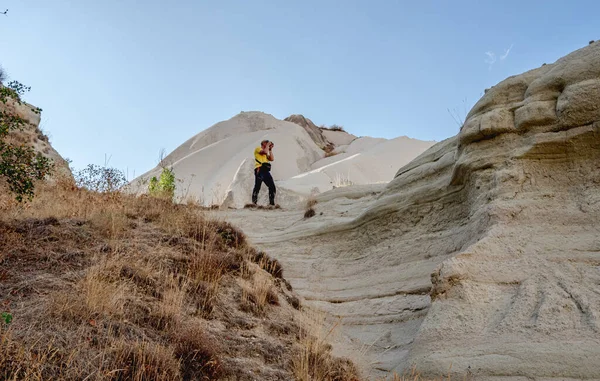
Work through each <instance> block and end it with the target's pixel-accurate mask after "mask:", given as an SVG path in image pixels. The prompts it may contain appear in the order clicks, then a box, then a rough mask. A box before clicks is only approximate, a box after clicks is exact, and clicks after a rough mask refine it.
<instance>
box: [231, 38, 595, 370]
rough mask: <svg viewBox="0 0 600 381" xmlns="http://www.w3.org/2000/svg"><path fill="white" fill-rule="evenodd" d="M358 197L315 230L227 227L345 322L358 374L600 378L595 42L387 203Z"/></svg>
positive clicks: (421, 162) (495, 99)
mask: <svg viewBox="0 0 600 381" xmlns="http://www.w3.org/2000/svg"><path fill="white" fill-rule="evenodd" d="M351 188H352V187H351ZM351 188H348V189H344V190H338V189H336V190H334V191H333V192H328V193H325V194H323V195H321V196H319V197H317V201H318V202H319V203H318V204H317V205H316V207H315V208H316V209H317V215H316V216H315V217H314V218H312V219H309V220H302V219H301V213H302V212H301V211H297V212H296V214H293V213H292V212H279V213H287V214H285V220H286V224H285V225H284V224H283V223H282V224H280V227H277V226H276V222H275V218H277V217H276V216H273V214H271V215H268V214H266V213H265V214H264V215H262V216H257V217H255V218H256V219H258V218H262V219H268V220H267V222H263V223H266V224H269V225H271V226H276V228H274V229H273V230H278V229H279V228H280V231H275V232H265V230H264V229H263V230H261V229H260V226H259V227H256V225H255V224H257V223H258V222H257V220H253V219H252V218H253V217H252V215H249V214H248V215H246V214H243V213H244V212H239V213H238V212H230V215H229V216H228V218H229V219H231V220H233V221H235V222H237V223H239V224H240V225H241V226H242V228H244V229H245V230H247V233H248V234H249V235H250V236H251V239H252V241H253V242H254V243H256V244H258V245H259V246H260V247H261V248H263V249H265V250H267V251H268V252H269V253H270V254H271V255H273V256H275V257H277V258H278V259H279V260H280V261H282V262H283V265H284V266H285V268H286V269H287V271H288V272H287V274H288V278H290V280H291V283H292V285H293V286H294V287H295V289H296V290H298V291H299V293H300V294H302V295H303V296H304V298H305V299H306V300H307V303H308V304H310V305H312V306H313V307H316V308H318V309H320V310H323V311H326V312H327V313H328V314H329V315H330V316H332V317H339V318H341V321H342V324H341V328H340V337H339V340H338V342H337V344H336V347H337V349H338V351H340V352H345V353H346V354H348V353H350V354H351V355H352V353H354V355H353V358H354V359H355V360H361V359H362V360H364V361H363V364H362V365H363V369H365V371H366V373H368V374H371V375H381V374H384V372H388V371H397V372H399V373H402V372H405V371H410V369H411V368H412V367H413V366H414V367H416V369H417V370H418V371H419V372H421V374H422V375H424V376H445V375H450V376H453V377H457V378H461V379H462V378H463V377H473V378H475V379H494V380H500V379H514V380H521V379H522V380H526V379H536V380H538V379H539V380H542V379H599V378H600V361H598V359H600V43H599V42H595V43H593V44H591V45H589V46H587V47H585V48H582V49H580V50H578V51H575V52H573V53H571V54H569V55H567V56H566V57H564V58H561V59H559V60H558V61H557V62H556V63H554V64H548V65H544V66H542V67H540V68H538V69H534V70H531V71H529V72H526V73H524V74H521V75H518V76H514V77H510V78H508V79H506V80H504V81H502V82H501V83H499V84H498V85H496V86H494V87H493V88H491V89H490V90H489V91H487V92H486V94H485V95H484V96H483V97H482V98H481V100H480V101H479V102H478V103H477V104H476V105H475V106H474V107H473V109H472V110H471V112H470V113H469V115H468V117H467V119H466V122H465V124H464V126H463V127H462V129H461V130H460V133H459V134H458V135H457V136H455V137H453V138H451V139H448V140H446V141H443V142H440V143H438V144H436V145H434V146H433V147H431V148H430V149H428V150H427V151H426V152H425V153H423V154H422V155H420V156H419V157H418V158H416V159H415V160H413V161H412V162H410V163H409V164H407V165H405V166H403V167H402V168H401V169H400V170H399V171H398V172H397V174H396V176H395V178H394V180H393V181H392V182H390V183H389V184H388V185H387V186H385V187H384V188H383V190H382V189H381V188H374V187H370V188H369V187H360V188H355V190H354V191H352V190H351ZM319 212H322V213H323V214H320V213H319ZM282 215H283V214H282ZM254 216H256V214H255V215H254ZM271 216H272V217H271ZM279 218H281V216H280V217H279ZM294 219H296V221H298V222H296V223H291V222H290V221H292V220H294Z"/></svg>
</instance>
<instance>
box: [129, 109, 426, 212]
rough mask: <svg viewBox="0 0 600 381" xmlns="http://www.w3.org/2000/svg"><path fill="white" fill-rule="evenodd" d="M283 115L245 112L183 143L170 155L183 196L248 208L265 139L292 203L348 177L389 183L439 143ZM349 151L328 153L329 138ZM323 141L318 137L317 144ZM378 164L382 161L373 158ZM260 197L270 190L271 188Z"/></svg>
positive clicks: (137, 186) (283, 196)
mask: <svg viewBox="0 0 600 381" xmlns="http://www.w3.org/2000/svg"><path fill="white" fill-rule="evenodd" d="M287 119H289V120H293V121H296V122H298V123H303V124H304V125H299V124H296V122H294V123H292V122H289V121H282V120H278V119H276V118H274V117H273V116H271V115H268V114H265V113H262V112H243V113H241V114H239V115H236V116H235V117H233V118H231V119H229V120H227V121H224V122H220V123H217V124H215V125H214V126H212V127H210V128H208V129H206V130H204V131H202V132H200V133H199V134H197V135H196V136H194V137H192V138H191V139H189V140H188V141H186V142H185V143H184V144H182V145H181V146H179V147H178V148H177V149H176V150H174V151H173V152H172V153H171V154H169V155H168V156H167V157H166V158H165V160H164V165H166V166H170V167H172V168H173V170H174V172H175V175H176V177H177V179H178V186H177V197H178V198H179V199H185V198H187V197H193V198H195V199H197V200H200V201H201V202H202V203H203V204H204V205H214V204H218V205H223V206H224V207H235V208H240V207H243V206H244V205H245V204H246V203H248V202H250V194H251V191H252V187H253V184H254V175H253V168H254V157H253V152H254V149H255V148H256V147H257V146H258V145H259V144H260V141H261V140H263V139H269V140H272V141H273V142H275V150H274V154H275V162H274V163H273V171H272V174H273V177H274V179H275V180H276V183H277V185H278V196H277V202H278V203H279V204H281V205H284V206H291V205H294V204H295V203H297V202H299V201H300V200H302V199H304V198H305V197H306V196H308V195H310V194H314V193H320V192H324V191H327V190H330V189H333V187H334V186H340V185H347V184H349V183H355V184H367V183H378V182H388V181H390V180H391V179H392V178H393V175H394V172H395V170H396V169H397V166H398V165H399V164H403V163H407V162H408V161H410V160H411V159H412V158H414V157H416V156H417V155H418V154H420V153H421V152H423V151H424V150H425V149H427V148H428V147H429V146H431V145H432V144H433V142H423V141H419V140H415V139H409V138H406V137H402V138H397V139H393V140H385V139H373V138H359V139H356V137H354V136H353V135H350V134H347V133H345V132H335V131H324V134H322V135H319V134H321V130H320V129H318V128H317V127H316V126H315V125H314V124H313V123H312V122H311V121H310V120H309V119H306V118H304V117H302V116H299V115H294V116H292V117H290V118H287ZM327 136H329V137H330V138H331V139H332V140H333V141H334V142H336V143H333V144H334V145H336V144H338V143H339V144H341V145H340V146H339V147H338V149H342V150H343V151H345V153H340V154H338V155H335V156H332V157H328V158H324V156H325V151H324V150H323V148H325V146H326V145H328V144H331V143H332V142H329V143H327V144H325V145H324V143H323V142H325V141H326V137H327ZM317 143H319V144H317ZM374 163H378V165H374ZM160 172H161V168H160V167H157V168H154V169H153V170H151V171H149V172H147V173H145V174H144V175H142V176H140V177H138V178H137V179H135V180H134V181H133V182H132V187H133V190H134V191H136V192H140V193H141V192H145V191H146V189H147V184H148V180H149V179H150V178H151V177H152V176H159V175H160ZM264 188H265V190H264V191H263V192H262V200H261V202H263V203H264V202H265V198H266V196H267V191H266V187H264Z"/></svg>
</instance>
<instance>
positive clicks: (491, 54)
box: [484, 52, 496, 70]
mask: <svg viewBox="0 0 600 381" xmlns="http://www.w3.org/2000/svg"><path fill="white" fill-rule="evenodd" d="M485 55H486V56H487V58H486V59H485V61H484V62H485V63H486V64H488V65H490V70H492V65H494V64H495V63H496V54H495V53H494V52H485Z"/></svg>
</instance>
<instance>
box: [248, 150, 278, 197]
mask: <svg viewBox="0 0 600 381" xmlns="http://www.w3.org/2000/svg"><path fill="white" fill-rule="evenodd" d="M273 160H275V157H274V156H273V142H270V141H268V140H263V141H262V142H260V147H256V149H255V150H254V161H255V163H254V190H253V191H252V203H253V204H255V205H256V203H257V202H258V192H260V187H261V185H262V183H263V182H264V183H265V184H266V185H267V187H268V188H269V204H271V205H275V192H276V189H275V182H274V181H273V176H271V161H273Z"/></svg>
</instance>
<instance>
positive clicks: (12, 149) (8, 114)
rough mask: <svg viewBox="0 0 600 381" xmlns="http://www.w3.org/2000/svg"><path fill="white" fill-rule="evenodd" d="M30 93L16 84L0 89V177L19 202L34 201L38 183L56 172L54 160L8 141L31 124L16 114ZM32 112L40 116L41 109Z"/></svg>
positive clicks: (27, 88) (28, 147)
mask: <svg viewBox="0 0 600 381" xmlns="http://www.w3.org/2000/svg"><path fill="white" fill-rule="evenodd" d="M2 73H3V72H2ZM2 73H0V74H2ZM29 90H30V88H29V87H27V86H25V85H23V84H22V83H19V82H17V81H11V82H9V83H8V84H7V85H6V86H4V85H0V103H1V104H0V177H3V178H4V179H5V180H6V182H7V183H8V187H9V189H10V190H11V192H13V193H14V194H15V196H16V199H17V201H19V202H21V201H23V200H24V199H25V198H27V199H31V198H32V197H33V195H34V193H35V189H34V188H35V181H36V180H42V179H44V178H45V177H46V175H48V174H50V173H51V171H52V169H53V168H54V165H53V163H52V160H50V159H48V158H47V157H45V156H43V155H42V154H41V153H39V152H35V150H34V149H33V147H31V146H27V145H24V144H20V145H16V144H13V143H11V142H9V141H8V135H9V133H10V132H11V131H14V130H23V129H24V127H25V126H27V124H28V122H27V121H26V120H24V119H23V118H21V117H20V116H19V115H18V114H17V113H16V111H13V110H14V108H15V106H17V105H22V104H23V102H22V101H21V96H22V95H23V94H25V93H26V92H28V91H29ZM33 111H34V112H36V113H40V112H41V109H38V108H36V109H34V110H33Z"/></svg>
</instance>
